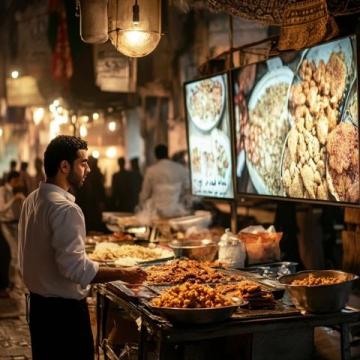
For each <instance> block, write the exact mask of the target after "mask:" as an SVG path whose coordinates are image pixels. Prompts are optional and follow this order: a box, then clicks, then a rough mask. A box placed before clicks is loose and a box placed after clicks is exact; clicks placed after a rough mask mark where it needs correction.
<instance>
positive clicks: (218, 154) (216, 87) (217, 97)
mask: <svg viewBox="0 0 360 360" xmlns="http://www.w3.org/2000/svg"><path fill="white" fill-rule="evenodd" d="M228 100H229V97H228V78H227V75H226V74H222V75H216V76H213V77H210V78H206V79H202V80H197V81H194V82H190V83H187V84H185V107H186V117H187V130H188V149H189V161H190V170H191V185H192V193H193V194H194V195H202V196H208V197H216V198H233V196H234V189H233V179H232V153H231V141H230V139H231V135H230V134H231V131H230V116H229V101H228Z"/></svg>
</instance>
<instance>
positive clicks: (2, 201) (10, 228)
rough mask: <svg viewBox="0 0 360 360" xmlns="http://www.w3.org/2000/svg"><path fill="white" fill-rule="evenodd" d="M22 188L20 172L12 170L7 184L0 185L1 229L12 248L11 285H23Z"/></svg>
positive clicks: (23, 196) (23, 197)
mask: <svg viewBox="0 0 360 360" xmlns="http://www.w3.org/2000/svg"><path fill="white" fill-rule="evenodd" d="M21 189H22V183H21V178H20V173H19V172H17V171H12V172H10V173H9V174H8V177H7V181H6V183H5V185H3V186H1V187H0V224H1V227H0V229H1V233H2V236H3V237H4V238H5V240H6V242H7V244H8V246H9V248H10V255H11V256H10V264H9V285H10V287H14V286H21V280H20V276H19V267H18V256H17V248H18V241H17V225H18V221H19V218H20V212H21V206H22V203H23V201H24V199H25V195H24V193H23V192H22V191H21ZM5 261H6V260H5Z"/></svg>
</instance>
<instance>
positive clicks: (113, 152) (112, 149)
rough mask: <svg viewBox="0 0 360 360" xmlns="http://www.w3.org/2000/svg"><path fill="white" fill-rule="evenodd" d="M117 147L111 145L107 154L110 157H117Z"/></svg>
mask: <svg viewBox="0 0 360 360" xmlns="http://www.w3.org/2000/svg"><path fill="white" fill-rule="evenodd" d="M116 152H117V151H116V147H114V146H110V147H108V148H107V149H106V156H107V157H108V158H110V159H114V158H115V157H116Z"/></svg>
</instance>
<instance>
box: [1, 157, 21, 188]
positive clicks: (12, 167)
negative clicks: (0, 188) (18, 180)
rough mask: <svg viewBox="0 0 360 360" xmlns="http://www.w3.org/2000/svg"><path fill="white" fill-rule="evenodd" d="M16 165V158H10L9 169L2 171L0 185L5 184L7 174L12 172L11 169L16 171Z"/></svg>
mask: <svg viewBox="0 0 360 360" xmlns="http://www.w3.org/2000/svg"><path fill="white" fill-rule="evenodd" d="M16 167H17V162H16V160H14V159H13V160H10V164H9V171H6V172H4V173H3V177H2V180H1V185H5V183H6V179H7V176H8V175H9V174H10V173H11V172H12V171H16Z"/></svg>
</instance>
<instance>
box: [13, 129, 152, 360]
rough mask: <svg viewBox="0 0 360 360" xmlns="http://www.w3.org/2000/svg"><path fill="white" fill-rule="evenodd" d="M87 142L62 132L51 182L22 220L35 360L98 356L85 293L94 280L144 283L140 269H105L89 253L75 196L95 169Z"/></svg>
mask: <svg viewBox="0 0 360 360" xmlns="http://www.w3.org/2000/svg"><path fill="white" fill-rule="evenodd" d="M87 159H88V158H87V144H86V142H85V141H83V140H81V139H80V138H76V137H73V136H58V137H56V138H55V139H54V140H52V141H51V142H50V144H49V145H48V147H47V149H46V151H45V155H44V166H45V173H46V178H47V180H46V182H45V183H41V184H40V187H39V188H38V189H37V190H35V191H33V192H32V193H31V194H30V195H29V196H28V197H27V199H26V200H25V202H24V205H23V208H22V212H21V217H20V222H19V262H20V270H21V273H22V276H23V279H24V283H25V285H26V286H27V288H28V289H29V291H30V313H29V318H30V321H29V326H30V334H31V345H32V354H33V360H50V359H51V360H56V359H59V360H60V359H61V360H63V359H79V360H80V359H81V360H88V359H89V360H90V359H91V360H93V358H94V344H93V337H92V333H91V327H90V320H89V313H88V309H87V305H86V300H85V297H86V296H87V294H88V291H89V285H90V284H91V283H96V282H107V281H113V280H123V281H125V282H131V283H141V282H142V281H144V280H145V277H146V275H145V272H144V271H142V270H140V269H139V268H106V267H104V268H102V267H101V268H99V265H98V263H96V262H94V261H91V260H90V259H89V258H88V257H87V255H86V253H85V247H84V243H85V236H86V232H85V221H84V215H83V213H82V211H81V209H80V207H79V206H78V205H77V204H75V197H74V196H73V195H72V194H70V193H69V192H68V191H69V189H70V187H79V186H81V185H82V184H83V183H84V180H85V178H86V175H87V174H88V173H89V172H90V168H89V165H88V160H87Z"/></svg>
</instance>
